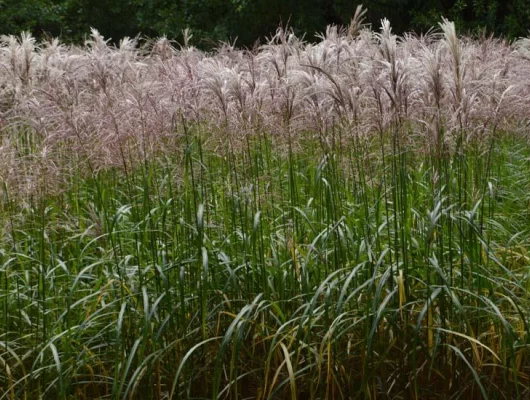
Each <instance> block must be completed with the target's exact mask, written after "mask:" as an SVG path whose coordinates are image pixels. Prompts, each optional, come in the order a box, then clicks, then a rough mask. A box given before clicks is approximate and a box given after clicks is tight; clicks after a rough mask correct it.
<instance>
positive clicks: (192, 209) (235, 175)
mask: <svg viewBox="0 0 530 400" xmlns="http://www.w3.org/2000/svg"><path fill="white" fill-rule="evenodd" d="M344 136H346V135H344ZM492 140H494V141H493V142H491V141H492ZM404 143H405V141H404V140H401V139H399V140H397V139H395V138H386V137H385V138H382V137H380V138H374V139H366V138H365V139H360V138H353V139H352V138H350V139H347V140H346V139H345V138H344V137H336V138H331V139H327V140H326V141H325V142H319V141H318V140H315V139H312V138H310V137H308V138H307V140H305V139H304V140H303V141H301V140H298V143H296V144H294V143H292V144H289V143H288V145H282V146H280V145H279V144H277V143H275V140H274V139H271V138H269V137H267V136H259V135H258V136H255V137H252V138H248V139H243V140H240V141H238V143H237V144H235V143H233V142H231V141H230V140H228V139H227V140H225V141H220V142H218V143H216V145H215V146H213V145H211V144H210V143H209V142H208V135H207V134H200V135H199V134H188V135H187V136H186V141H185V144H184V150H183V151H182V152H181V153H178V154H165V155H161V156H160V157H158V158H156V159H152V160H145V162H143V163H137V164H135V165H134V168H131V164H127V163H125V164H124V165H125V166H127V165H129V167H125V168H121V169H116V170H106V171H99V172H97V173H96V172H94V173H89V172H87V171H90V168H85V167H82V168H81V167H79V168H78V169H77V170H73V171H72V172H71V178H70V183H69V184H68V186H67V188H66V189H65V190H64V191H62V192H61V193H53V194H50V195H46V189H45V186H43V189H42V191H41V195H40V196H33V197H32V198H31V199H25V200H24V201H22V200H21V199H20V198H17V197H16V196H15V195H14V194H12V193H10V190H9V188H8V187H5V188H4V193H3V199H4V200H3V203H2V213H1V215H2V226H1V228H2V231H1V239H0V240H1V247H0V310H1V312H0V371H1V372H0V399H22V398H27V399H34V398H58V399H67V398H79V399H83V398H87V399H88V398H112V399H121V398H142V399H143V398H154V399H164V398H182V399H184V398H195V399H199V398H200V399H204V398H213V399H215V398H229V399H243V398H259V399H284V398H292V399H302V398H307V399H324V398H326V399H342V398H362V399H375V398H418V399H420V398H421V399H426V398H462V399H470V398H477V399H478V398H486V397H489V398H493V399H496V398H498V399H503V398H506V399H510V398H523V397H524V396H529V393H530V392H529V385H530V376H529V374H530V367H529V365H530V357H529V349H530V347H529V346H530V343H529V340H530V338H529V327H528V323H529V319H530V313H529V310H530V297H529V290H530V267H529V265H530V262H529V255H528V250H529V247H530V242H529V239H530V235H529V227H530V225H529V223H528V221H529V220H530V219H529V218H530V203H529V201H530V190H529V189H530V162H529V157H530V148H529V147H528V145H527V144H526V143H525V142H523V141H522V140H519V139H516V138H510V137H508V136H506V137H504V136H502V137H497V138H495V139H488V140H487V141H485V142H482V143H464V142H463V141H462V142H458V141H457V145H455V148H454V149H451V150H448V149H438V150H436V149H435V150H429V148H428V147H423V146H419V145H412V144H410V143H407V144H404ZM89 166H90V165H89Z"/></svg>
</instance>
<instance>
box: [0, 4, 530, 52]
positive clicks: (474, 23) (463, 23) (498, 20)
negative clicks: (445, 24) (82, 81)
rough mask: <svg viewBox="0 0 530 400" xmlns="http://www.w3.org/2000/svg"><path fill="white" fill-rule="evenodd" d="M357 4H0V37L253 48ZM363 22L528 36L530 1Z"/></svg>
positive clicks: (413, 8)
mask: <svg viewBox="0 0 530 400" xmlns="http://www.w3.org/2000/svg"><path fill="white" fill-rule="evenodd" d="M359 3H361V2H360V1H352V0H304V1H299V0H0V34H18V33H19V32H21V31H23V30H24V31H29V32H31V33H32V34H33V35H35V36H37V37H41V38H42V37H43V36H44V37H45V36H53V37H60V38H61V39H62V40H63V41H65V42H74V43H76V42H81V41H82V40H83V38H84V37H85V35H86V34H87V32H89V28H90V27H94V28H96V29H98V30H99V31H100V32H101V33H102V34H103V35H104V36H105V37H107V38H112V40H119V39H120V38H122V37H124V36H129V37H133V36H136V35H138V34H141V35H143V36H147V37H157V36H161V35H166V36H167V37H168V38H171V39H175V40H180V39H182V31H183V30H184V29H185V28H190V29H191V31H192V32H193V42H192V44H193V45H195V46H197V47H201V48H208V47H211V46H212V45H214V44H216V43H218V42H219V41H230V42H233V41H234V40H235V39H236V38H237V42H236V45H238V46H246V47H251V46H253V45H254V44H255V43H256V42H257V41H259V40H261V42H263V40H264V38H265V37H267V36H269V35H270V33H271V32H273V31H275V30H276V28H277V27H278V25H279V24H283V25H284V26H285V25H286V24H288V25H289V26H291V27H293V29H294V30H295V32H296V33H305V32H307V35H306V39H307V40H311V39H313V38H314V34H315V33H318V32H322V31H324V29H325V27H326V26H327V25H329V24H338V25H347V24H348V23H349V21H350V18H351V17H352V16H353V14H354V12H355V9H356V7H357V5H358V4H359ZM364 6H365V8H367V9H368V13H367V20H366V21H367V22H368V23H371V24H372V25H373V26H374V28H378V26H379V21H380V19H381V18H383V17H386V18H388V19H389V20H390V21H391V23H392V27H393V30H394V31H395V32H397V33H403V32H406V31H415V32H418V33H419V32H425V31H427V30H428V29H429V28H431V27H432V26H436V25H437V23H438V22H439V21H440V18H441V16H444V17H446V18H449V19H451V20H453V21H455V23H456V24H457V27H458V29H459V31H460V32H461V33H467V34H477V35H482V34H487V35H490V34H494V35H497V36H501V37H505V38H507V39H514V38H517V37H521V36H528V34H529V33H528V29H530V7H529V6H528V0H370V1H365V2H364Z"/></svg>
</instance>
